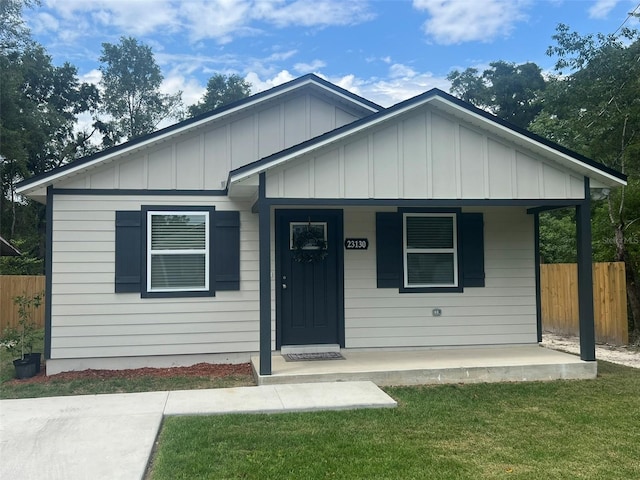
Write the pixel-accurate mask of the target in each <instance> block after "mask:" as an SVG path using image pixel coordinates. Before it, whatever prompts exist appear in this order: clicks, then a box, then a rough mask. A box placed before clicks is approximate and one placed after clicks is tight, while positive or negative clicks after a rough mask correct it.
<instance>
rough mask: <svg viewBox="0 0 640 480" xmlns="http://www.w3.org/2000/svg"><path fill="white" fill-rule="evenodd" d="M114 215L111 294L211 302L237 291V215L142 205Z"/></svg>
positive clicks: (238, 221)
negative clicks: (185, 298)
mask: <svg viewBox="0 0 640 480" xmlns="http://www.w3.org/2000/svg"><path fill="white" fill-rule="evenodd" d="M115 213H116V225H115V226H116V238H115V250H116V251H115V282H114V284H115V292H116V293H138V294H140V296H141V297H143V298H152V297H155V298H158V297H206V296H208V297H213V296H215V294H216V292H221V291H232V290H240V212H238V211H232V210H229V211H219V210H216V209H215V208H214V207H205V206H182V205H181V206H157V205H143V206H142V208H141V210H122V211H116V212H115Z"/></svg>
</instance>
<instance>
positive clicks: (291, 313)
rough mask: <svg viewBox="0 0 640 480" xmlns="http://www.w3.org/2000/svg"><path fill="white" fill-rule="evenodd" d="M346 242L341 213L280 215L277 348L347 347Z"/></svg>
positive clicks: (277, 214) (299, 212)
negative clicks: (343, 237)
mask: <svg viewBox="0 0 640 480" xmlns="http://www.w3.org/2000/svg"><path fill="white" fill-rule="evenodd" d="M307 239H309V240H308V241H307ZM301 241H302V242H301ZM315 242H319V244H320V246H318V245H316V244H315ZM342 243H343V240H342V211H341V210H284V211H283V210H278V211H276V249H277V257H276V262H277V267H276V274H277V278H276V291H277V293H276V315H277V325H278V347H280V346H281V345H309V344H335V343H337V344H341V345H342V344H343V343H344V341H343V340H342V338H343V337H344V334H343V330H344V327H343V303H344V302H343V280H342V271H343V268H342V259H343V252H342ZM302 244H306V245H307V247H305V248H301V245H302Z"/></svg>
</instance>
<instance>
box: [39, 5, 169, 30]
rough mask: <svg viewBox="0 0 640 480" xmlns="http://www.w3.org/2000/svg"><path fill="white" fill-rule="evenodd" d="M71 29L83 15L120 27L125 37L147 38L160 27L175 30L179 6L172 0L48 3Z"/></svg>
mask: <svg viewBox="0 0 640 480" xmlns="http://www.w3.org/2000/svg"><path fill="white" fill-rule="evenodd" d="M46 6H47V7H49V8H50V9H52V10H53V11H55V12H56V13H58V14H59V15H60V16H61V17H62V19H64V20H66V21H67V22H68V26H69V27H71V28H74V27H75V28H77V26H75V25H74V22H76V21H77V19H78V18H79V16H87V15H88V16H89V17H90V18H91V19H92V20H93V23H94V25H99V26H102V27H117V28H118V30H120V31H121V32H122V33H123V34H124V33H126V34H128V35H134V36H135V35H145V34H149V33H151V32H154V31H156V30H157V29H159V28H160V27H161V28H162V30H163V31H165V32H166V31H167V30H169V31H175V30H176V28H178V26H179V23H178V19H177V14H176V13H177V9H176V5H175V4H174V3H173V2H171V1H170V0H129V1H126V2H124V1H122V0H92V1H86V0H47V2H46Z"/></svg>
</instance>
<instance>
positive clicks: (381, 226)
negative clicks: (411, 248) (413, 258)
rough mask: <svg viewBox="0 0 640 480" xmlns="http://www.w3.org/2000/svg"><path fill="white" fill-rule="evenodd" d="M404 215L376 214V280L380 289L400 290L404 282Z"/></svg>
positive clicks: (391, 213) (394, 213) (395, 213)
mask: <svg viewBox="0 0 640 480" xmlns="http://www.w3.org/2000/svg"><path fill="white" fill-rule="evenodd" d="M402 271H403V270H402V215H401V214H399V213H397V212H377V213H376V278H377V285H378V288H400V286H401V284H402V282H401V278H402Z"/></svg>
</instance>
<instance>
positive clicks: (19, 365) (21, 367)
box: [13, 358, 36, 380]
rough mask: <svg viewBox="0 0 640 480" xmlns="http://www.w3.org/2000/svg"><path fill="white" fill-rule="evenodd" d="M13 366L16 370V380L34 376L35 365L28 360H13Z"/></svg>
mask: <svg viewBox="0 0 640 480" xmlns="http://www.w3.org/2000/svg"><path fill="white" fill-rule="evenodd" d="M13 366H14V367H15V369H16V378H17V379H19V380H22V379H25V378H31V377H33V376H34V375H35V374H36V364H35V363H34V362H33V360H32V359H30V358H25V359H24V360H23V359H21V358H19V359H17V360H14V361H13Z"/></svg>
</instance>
